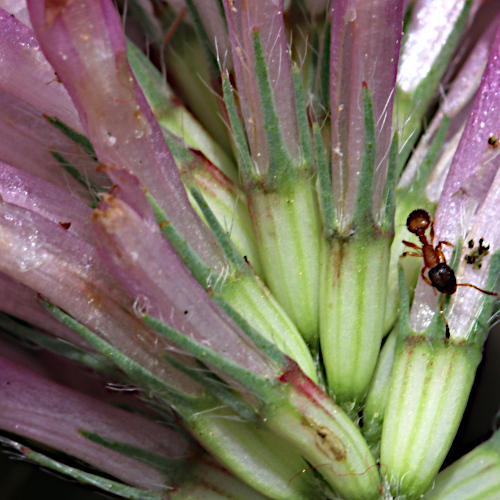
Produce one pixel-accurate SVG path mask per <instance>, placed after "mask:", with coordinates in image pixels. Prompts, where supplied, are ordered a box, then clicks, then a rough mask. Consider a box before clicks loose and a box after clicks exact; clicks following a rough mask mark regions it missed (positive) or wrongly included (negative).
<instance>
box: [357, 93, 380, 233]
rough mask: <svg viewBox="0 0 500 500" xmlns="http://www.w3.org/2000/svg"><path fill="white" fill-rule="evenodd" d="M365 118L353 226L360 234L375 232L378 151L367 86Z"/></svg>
mask: <svg viewBox="0 0 500 500" xmlns="http://www.w3.org/2000/svg"><path fill="white" fill-rule="evenodd" d="M363 116H364V139H365V140H364V144H365V149H364V151H363V160H362V164H361V171H360V173H359V183H358V189H357V194H356V207H355V209H354V215H353V224H354V227H355V231H356V233H358V234H359V233H362V232H366V231H370V232H371V231H373V215H372V205H373V196H372V193H373V178H374V176H375V163H376V151H377V143H376V139H377V138H376V132H375V116H374V114H373V103H372V97H371V92H370V90H369V89H368V87H367V86H366V85H365V84H363Z"/></svg>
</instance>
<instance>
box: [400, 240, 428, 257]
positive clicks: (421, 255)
mask: <svg viewBox="0 0 500 500" xmlns="http://www.w3.org/2000/svg"><path fill="white" fill-rule="evenodd" d="M403 244H404V245H406V246H407V247H410V248H413V249H415V250H418V251H419V252H420V255H419V257H423V254H422V247H419V246H418V245H415V243H412V242H411V241H406V240H403Z"/></svg>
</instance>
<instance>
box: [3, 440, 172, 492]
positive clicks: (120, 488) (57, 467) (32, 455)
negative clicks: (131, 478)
mask: <svg viewBox="0 0 500 500" xmlns="http://www.w3.org/2000/svg"><path fill="white" fill-rule="evenodd" d="M0 443H1V444H4V445H6V446H10V447H12V448H14V449H15V450H17V451H19V452H20V453H22V455H23V456H24V457H26V458H27V459H28V460H31V461H32V462H35V463H37V464H39V465H41V466H42V467H46V468H47V469H50V470H53V471H55V472H58V473H60V474H63V475H65V476H68V477H71V478H73V479H76V480H77V481H78V482H79V483H82V484H88V485H90V486H94V487H95V488H99V489H100V490H102V491H105V492H106V493H111V494H113V495H116V496H118V497H121V498H127V499H128V500H164V499H165V493H164V492H156V491H148V490H141V489H138V488H133V487H132V486H127V485H125V484H122V483H119V482H117V481H112V480H111V479H106V478H104V477H101V476H98V475H96V474H90V473H89V472H84V471H82V470H80V469H76V468H75V467H70V466H69V465H65V464H63V463H61V462H58V461H57V460H54V459H52V458H49V457H47V456H46V455H42V454H41V453H38V452H36V451H34V450H32V449H31V448H28V447H27V446H24V445H22V444H21V443H18V442H16V441H13V440H11V439H6V438H2V437H0Z"/></svg>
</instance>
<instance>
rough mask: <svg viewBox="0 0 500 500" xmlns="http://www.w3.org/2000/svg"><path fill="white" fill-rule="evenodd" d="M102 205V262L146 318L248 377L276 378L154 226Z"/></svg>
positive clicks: (119, 205) (111, 201)
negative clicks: (226, 360)
mask: <svg viewBox="0 0 500 500" xmlns="http://www.w3.org/2000/svg"><path fill="white" fill-rule="evenodd" d="M105 202H106V206H105V209H104V210H97V211H96V213H95V217H94V221H95V227H96V230H97V235H98V238H97V241H98V242H99V245H100V247H101V251H102V255H103V259H104V260H105V261H106V263H107V264H108V266H109V267H110V269H111V270H112V272H113V273H114V274H115V275H116V276H117V277H118V279H119V280H120V282H121V283H122V284H123V286H124V287H125V288H126V289H127V290H129V292H130V293H131V294H132V296H134V297H136V298H137V299H138V300H140V302H141V305H143V307H144V308H145V310H146V311H147V312H148V314H150V315H152V316H155V317H157V318H159V319H160V320H162V321H164V322H166V323H167V324H168V325H169V326H171V327H172V328H175V329H176V330H178V331H179V332H182V333H183V334H185V335H188V336H190V337H192V338H194V339H196V340H197V341H198V342H200V343H202V344H203V345H205V346H207V347H210V348H211V349H213V350H215V351H217V352H219V353H220V354H222V355H223V356H225V357H227V358H229V359H231V360H233V361H235V362H236V363H238V364H240V365H241V366H244V367H246V368H248V369H249V370H251V371H252V372H255V373H260V374H266V375H269V376H273V375H276V373H274V372H275V370H276V369H275V368H274V367H273V366H272V364H271V363H270V361H269V360H268V359H267V358H266V356H265V355H264V354H263V353H262V352H261V351H260V350H259V349H258V348H257V347H256V346H255V345H254V344H253V343H252V342H251V341H250V340H249V339H248V338H247V337H246V335H245V334H243V333H242V332H241V331H240V330H239V328H238V327H236V325H235V324H234V323H233V322H232V321H231V320H230V319H229V318H228V317H227V316H226V315H225V314H224V313H223V312H222V311H221V310H220V308H219V307H218V306H217V305H216V303H215V302H214V301H213V300H212V299H211V298H210V296H209V294H208V293H207V292H206V291H205V290H204V288H203V287H202V286H201V285H200V284H199V283H198V282H197V281H196V280H195V279H194V278H193V277H192V275H191V274H190V273H189V271H188V270H187V269H186V268H185V267H184V265H183V264H182V261H181V260H180V258H179V257H178V256H177V254H176V253H175V252H174V250H173V249H172V247H171V246H170V245H169V243H168V242H167V240H165V239H164V238H163V236H162V234H161V232H160V229H159V227H158V225H157V224H146V223H145V222H144V220H143V219H142V218H141V217H140V216H139V215H138V214H137V213H135V212H134V211H133V210H132V208H131V207H129V206H128V205H127V204H125V203H124V202H122V201H121V200H120V199H119V198H118V197H107V199H106V200H105ZM215 278H216V279H224V276H220V277H215Z"/></svg>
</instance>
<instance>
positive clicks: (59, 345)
mask: <svg viewBox="0 0 500 500" xmlns="http://www.w3.org/2000/svg"><path fill="white" fill-rule="evenodd" d="M0 328H2V329H3V330H4V331H6V332H9V333H11V334H12V335H15V336H16V337H18V338H20V339H23V340H28V341H29V342H33V344H35V345H36V346H39V347H43V348H44V349H48V350H49V351H52V352H54V353H56V354H59V355H61V356H64V357H65V358H67V359H71V360H73V361H76V362H78V363H81V364H83V365H85V366H87V367H88V368H90V369H92V370H94V371H96V372H99V373H104V374H106V376H108V377H110V378H112V379H114V380H119V379H120V373H119V372H118V371H117V370H116V369H115V368H114V366H113V365H112V364H111V363H109V361H108V360H107V359H106V357H105V356H102V355H101V354H99V353H95V352H89V351H86V350H85V349H82V348H81V347H78V346H76V345H73V344H70V343H69V342H66V341H63V340H61V339H59V338H57V337H52V336H50V335H47V334H45V333H43V332H41V331H40V330H38V329H37V328H36V327H32V326H27V325H23V324H22V323H19V322H18V321H17V320H16V319H14V318H10V317H9V316H6V315H0Z"/></svg>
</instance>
